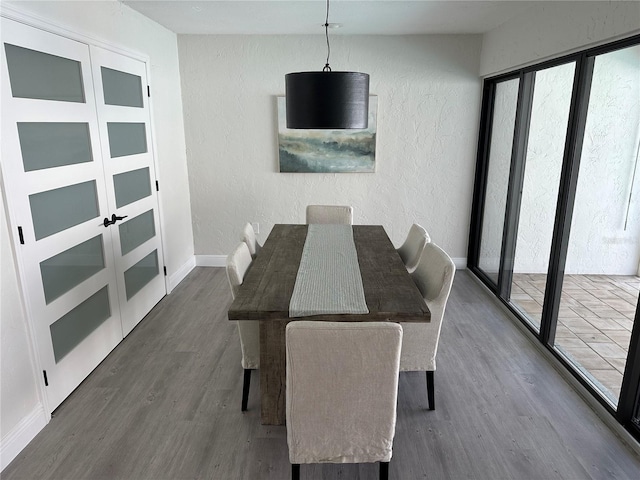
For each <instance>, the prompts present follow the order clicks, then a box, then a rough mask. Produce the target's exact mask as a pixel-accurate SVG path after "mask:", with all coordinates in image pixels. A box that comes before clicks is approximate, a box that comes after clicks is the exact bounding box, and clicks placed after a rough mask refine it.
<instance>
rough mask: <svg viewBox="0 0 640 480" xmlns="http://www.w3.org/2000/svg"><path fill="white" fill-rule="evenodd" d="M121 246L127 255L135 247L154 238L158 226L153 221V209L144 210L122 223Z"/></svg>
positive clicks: (123, 253) (120, 230)
mask: <svg viewBox="0 0 640 480" xmlns="http://www.w3.org/2000/svg"><path fill="white" fill-rule="evenodd" d="M118 228H119V233H120V248H121V250H122V255H126V254H127V253H129V252H130V251H131V250H133V249H134V248H136V247H138V246H140V245H142V244H143V243H144V242H146V241H147V240H149V239H150V238H153V237H154V236H155V234H156V227H155V223H154V221H153V210H149V211H148V212H144V213H143V214H140V215H138V216H137V217H135V218H132V219H131V220H129V221H127V222H125V223H122V224H120V226H119V227H118Z"/></svg>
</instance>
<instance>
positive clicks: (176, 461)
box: [1, 268, 640, 480]
mask: <svg viewBox="0 0 640 480" xmlns="http://www.w3.org/2000/svg"><path fill="white" fill-rule="evenodd" d="M230 302H231V294H230V292H229V287H228V285H227V279H226V276H225V272H224V270H223V269H219V268H196V269H195V270H194V271H193V272H191V273H190V274H189V276H188V277H187V279H185V281H183V282H182V283H181V284H180V285H179V286H178V288H176V290H175V291H174V292H173V293H172V294H171V295H169V296H167V297H165V298H164V299H163V300H162V301H161V302H160V303H159V304H158V305H157V306H156V307H155V308H154V309H153V311H152V312H151V313H150V314H149V315H148V316H147V318H145V319H144V320H143V321H142V322H141V323H140V325H139V326H138V327H137V328H136V329H135V330H134V331H133V332H132V333H131V334H130V335H129V336H128V337H127V338H126V339H125V340H124V341H123V342H122V343H121V344H120V345H119V346H118V347H117V348H116V349H115V350H114V352H113V353H112V354H111V355H109V357H108V358H107V359H106V360H105V361H104V362H103V363H102V364H101V365H100V366H98V368H97V369H96V370H95V371H94V372H93V373H92V374H91V375H90V377H89V378H87V380H85V382H84V383H83V384H82V385H80V387H78V389H77V390H76V391H75V392H74V393H73V394H72V395H71V396H70V397H69V398H68V399H67V400H66V401H65V402H64V403H63V404H62V405H61V406H60V407H59V408H58V409H57V410H56V412H54V417H53V418H52V420H51V422H50V423H49V424H48V425H47V426H46V427H45V429H44V430H43V431H42V432H41V433H40V434H39V435H38V436H37V437H36V438H35V439H34V440H33V441H32V442H31V443H30V444H29V445H28V446H27V448H26V449H25V450H23V452H21V454H20V455H19V456H18V457H17V458H16V459H15V460H14V461H13V462H12V463H11V464H10V465H9V466H8V467H7V468H6V469H5V470H4V471H3V472H2V475H1V476H2V479H3V480H12V479H30V480H31V479H43V480H44V479H97V480H101V479H105V480H106V479H132V480H144V479H153V480H158V479H216V480H217V479H220V480H230V479H246V480H255V479H274V480H283V479H287V478H289V475H290V465H289V460H288V450H287V442H286V430H285V428H286V427H266V426H262V425H260V422H259V418H260V408H259V378H258V377H259V376H258V375H256V374H254V375H253V378H252V385H251V393H250V396H249V411H248V412H246V413H244V414H243V413H241V412H240V400H241V392H242V367H241V366H240V343H239V340H238V337H237V332H236V327H235V324H234V323H233V322H229V321H228V320H227V318H226V309H227V307H228V305H229V304H230ZM435 381H436V410H435V411H429V410H427V409H426V406H427V400H426V387H425V380H424V374H420V373H414V372H410V373H402V374H401V375H400V387H399V388H400V390H399V395H398V423H397V428H396V437H395V441H394V446H393V458H392V460H391V468H390V477H391V478H393V479H404V480H406V479H411V480H413V479H422V478H429V479H432V480H438V479H462V478H470V479H556V478H558V479H611V478H615V479H634V480H637V478H639V472H640V459H639V458H638V457H637V456H636V455H635V454H634V453H633V452H632V451H631V450H630V449H629V448H628V447H627V446H626V445H625V444H624V443H622V442H621V441H620V440H619V439H618V438H617V437H616V436H615V434H614V433H613V432H612V431H611V430H610V429H609V428H608V427H607V426H606V425H605V424H604V423H603V422H602V421H601V420H600V419H599V418H598V417H597V416H596V415H595V413H593V411H592V410H591V409H590V408H589V407H588V406H587V405H586V404H585V403H584V401H583V400H582V399H581V398H580V397H579V396H578V394H577V393H575V391H574V390H573V389H572V388H571V387H570V386H568V385H567V383H566V382H565V381H564V380H563V379H562V377H561V376H560V375H559V374H558V372H556V371H555V369H554V368H553V367H552V366H551V365H550V364H549V363H548V362H547V361H546V360H545V359H544V357H542V355H541V354H540V353H539V352H538V350H537V349H536V348H535V347H534V346H533V345H532V344H531V343H530V342H529V340H527V339H526V338H525V337H524V336H523V335H522V333H521V332H520V331H519V330H518V328H517V327H516V326H515V325H513V324H512V323H511V321H510V320H509V319H508V318H506V317H505V315H504V313H503V312H502V311H501V310H500V309H499V308H498V307H497V306H495V304H494V303H493V301H492V300H490V298H489V297H488V295H487V294H486V293H485V292H483V291H482V289H481V287H479V286H478V285H477V283H476V282H475V281H474V280H473V279H472V278H471V277H470V274H468V273H467V272H465V271H459V272H457V274H456V280H455V282H454V286H453V291H452V294H451V297H450V300H449V305H448V308H447V313H446V316H445V321H444V323H443V330H442V337H441V342H440V351H439V353H438V370H437V371H436V375H435ZM377 475H378V468H377V466H375V465H370V464H365V465H309V466H307V465H303V466H302V478H306V479H325V480H328V479H357V480H365V479H376V478H377Z"/></svg>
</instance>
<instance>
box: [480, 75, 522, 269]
mask: <svg viewBox="0 0 640 480" xmlns="http://www.w3.org/2000/svg"><path fill="white" fill-rule="evenodd" d="M518 85H519V81H518V79H517V78H516V79H514V80H507V81H506V82H501V83H499V84H498V85H497V86H496V96H495V103H494V111H493V125H492V129H491V140H490V144H489V171H488V174H487V190H486V201H485V206H484V215H483V220H482V239H481V243H480V256H479V259H478V266H479V267H480V268H481V269H482V270H484V271H485V272H486V273H489V274H496V275H497V273H498V270H499V268H500V252H501V250H502V232H503V228H504V215H505V209H506V202H507V187H508V185H509V169H510V168H511V149H512V146H513V132H514V128H515V121H516V107H517V102H518Z"/></svg>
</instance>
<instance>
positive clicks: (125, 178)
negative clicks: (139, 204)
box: [113, 168, 151, 208]
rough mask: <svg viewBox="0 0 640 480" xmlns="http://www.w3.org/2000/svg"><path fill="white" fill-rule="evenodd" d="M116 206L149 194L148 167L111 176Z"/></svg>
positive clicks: (118, 206)
mask: <svg viewBox="0 0 640 480" xmlns="http://www.w3.org/2000/svg"><path fill="white" fill-rule="evenodd" d="M113 188H114V190H115V196H116V207H117V208H120V207H123V206H125V205H129V204H130V203H133V202H136V201H138V200H140V199H141V198H145V197H148V196H149V195H151V181H150V180H149V169H148V168H141V169H139V170H132V171H130V172H124V173H119V174H117V175H114V176H113Z"/></svg>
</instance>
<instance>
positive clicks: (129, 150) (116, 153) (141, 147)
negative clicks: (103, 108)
mask: <svg viewBox="0 0 640 480" xmlns="http://www.w3.org/2000/svg"><path fill="white" fill-rule="evenodd" d="M107 130H108V133H109V149H110V151H111V158H116V157H124V156H126V155H135V154H137V153H145V152H146V151H147V134H146V129H145V125H144V123H111V122H110V123H107Z"/></svg>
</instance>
